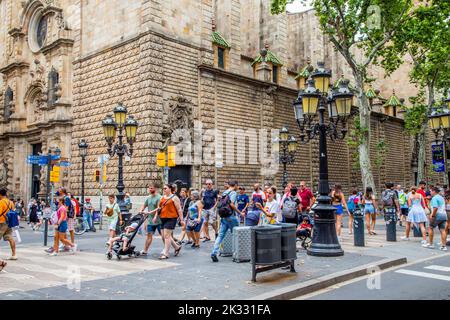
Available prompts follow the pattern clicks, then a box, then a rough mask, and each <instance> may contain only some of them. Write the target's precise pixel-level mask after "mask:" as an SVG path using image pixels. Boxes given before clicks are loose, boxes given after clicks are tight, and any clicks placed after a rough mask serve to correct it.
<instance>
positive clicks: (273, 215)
mask: <svg viewBox="0 0 450 320" xmlns="http://www.w3.org/2000/svg"><path fill="white" fill-rule="evenodd" d="M276 194H277V189H276V188H275V187H270V188H269V189H267V201H266V205H265V206H264V208H263V207H262V206H261V205H260V204H259V203H257V204H256V206H258V207H259V208H260V209H262V210H263V212H262V213H261V216H260V218H259V225H268V224H275V223H276V222H281V221H282V220H283V217H282V215H281V210H280V204H279V203H278V201H277V200H276V199H275V197H276Z"/></svg>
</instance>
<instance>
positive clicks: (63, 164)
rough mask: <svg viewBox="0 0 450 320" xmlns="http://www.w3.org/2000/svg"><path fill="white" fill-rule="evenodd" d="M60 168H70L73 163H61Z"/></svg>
mask: <svg viewBox="0 0 450 320" xmlns="http://www.w3.org/2000/svg"><path fill="white" fill-rule="evenodd" d="M59 166H60V167H70V166H72V163H70V162H69V161H61V162H60V163H59Z"/></svg>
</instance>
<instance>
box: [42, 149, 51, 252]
mask: <svg viewBox="0 0 450 320" xmlns="http://www.w3.org/2000/svg"><path fill="white" fill-rule="evenodd" d="M47 161H48V164H47V203H49V202H50V201H51V200H50V170H51V166H52V152H51V150H49V151H48V160H47ZM47 242H48V219H47V218H45V219H44V246H45V247H46V246H47Z"/></svg>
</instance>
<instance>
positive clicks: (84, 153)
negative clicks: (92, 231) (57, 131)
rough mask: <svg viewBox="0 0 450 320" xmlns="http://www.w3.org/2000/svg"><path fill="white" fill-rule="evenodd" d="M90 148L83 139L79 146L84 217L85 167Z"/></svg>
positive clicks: (82, 211)
mask: <svg viewBox="0 0 450 320" xmlns="http://www.w3.org/2000/svg"><path fill="white" fill-rule="evenodd" d="M88 147H89V145H88V144H87V143H86V140H84V139H81V141H80V143H79V144H78V148H79V150H80V157H81V215H83V213H84V165H85V163H86V156H87V149H88Z"/></svg>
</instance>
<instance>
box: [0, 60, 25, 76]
mask: <svg viewBox="0 0 450 320" xmlns="http://www.w3.org/2000/svg"><path fill="white" fill-rule="evenodd" d="M29 67H30V64H29V63H27V62H23V61H21V62H13V63H10V64H8V65H7V66H6V67H3V68H1V69H0V73H4V74H7V73H9V72H11V71H13V70H15V69H25V68H29Z"/></svg>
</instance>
